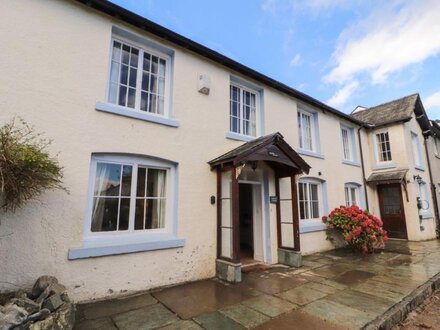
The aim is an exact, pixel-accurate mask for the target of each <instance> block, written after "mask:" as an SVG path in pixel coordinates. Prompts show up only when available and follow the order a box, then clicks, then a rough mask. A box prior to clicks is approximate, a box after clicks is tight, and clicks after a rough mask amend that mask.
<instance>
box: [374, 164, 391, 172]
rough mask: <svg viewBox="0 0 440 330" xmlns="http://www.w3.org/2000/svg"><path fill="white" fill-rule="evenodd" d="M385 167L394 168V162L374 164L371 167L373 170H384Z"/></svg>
mask: <svg viewBox="0 0 440 330" xmlns="http://www.w3.org/2000/svg"><path fill="white" fill-rule="evenodd" d="M387 168H396V164H395V163H388V164H376V166H374V167H373V170H384V169H387Z"/></svg>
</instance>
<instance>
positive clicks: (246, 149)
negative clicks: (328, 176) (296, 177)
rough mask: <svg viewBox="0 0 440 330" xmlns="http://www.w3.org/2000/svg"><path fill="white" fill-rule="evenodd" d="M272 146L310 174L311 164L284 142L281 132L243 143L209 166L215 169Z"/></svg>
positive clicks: (214, 160) (212, 161)
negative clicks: (278, 148)
mask: <svg viewBox="0 0 440 330" xmlns="http://www.w3.org/2000/svg"><path fill="white" fill-rule="evenodd" d="M270 145H274V146H278V147H280V149H281V150H282V152H284V153H285V154H286V155H287V157H288V158H289V159H291V160H292V161H293V163H294V164H295V165H296V166H298V168H299V169H301V170H302V171H303V172H305V173H308V172H309V170H310V166H309V164H307V163H306V161H305V160H304V159H303V158H302V157H301V156H300V155H298V153H297V152H296V151H295V150H293V148H292V147H291V146H290V145H289V144H288V143H287V142H286V141H285V140H284V137H283V135H282V134H281V133H279V132H276V133H272V134H269V135H265V136H261V137H259V138H257V139H255V140H252V141H249V142H246V143H243V144H242V145H241V146H239V147H237V148H235V149H233V150H231V151H228V152H227V153H225V154H223V155H221V156H219V157H217V158H215V159H213V160H211V161H210V162H208V164H209V165H211V168H213V167H215V166H218V165H221V164H226V163H231V162H234V160H237V159H239V158H240V159H242V158H243V157H247V156H249V155H252V154H254V153H257V152H258V151H259V150H261V149H263V148H264V147H266V146H270Z"/></svg>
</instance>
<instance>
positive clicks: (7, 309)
mask: <svg viewBox="0 0 440 330" xmlns="http://www.w3.org/2000/svg"><path fill="white" fill-rule="evenodd" d="M28 315H29V313H28V312H26V310H25V309H24V308H22V307H20V306H17V305H15V304H7V305H6V306H4V307H3V308H2V311H1V312H0V329H1V330H9V329H12V328H14V327H16V326H19V325H20V324H22V323H23V322H24V321H26V319H27V317H28Z"/></svg>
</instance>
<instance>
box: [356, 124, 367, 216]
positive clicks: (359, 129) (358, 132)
mask: <svg viewBox="0 0 440 330" xmlns="http://www.w3.org/2000/svg"><path fill="white" fill-rule="evenodd" d="M361 129H362V126H361V127H359V128H358V130H357V134H358V140H359V153H360V154H361V169H362V180H363V182H364V195H365V206H366V209H367V210H368V209H369V208H370V206H369V203H368V191H367V179H366V177H365V166H364V152H363V150H362V139H361Z"/></svg>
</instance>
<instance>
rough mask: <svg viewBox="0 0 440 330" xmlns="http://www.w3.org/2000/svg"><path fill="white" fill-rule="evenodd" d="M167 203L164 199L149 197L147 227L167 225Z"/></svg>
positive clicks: (146, 217)
mask: <svg viewBox="0 0 440 330" xmlns="http://www.w3.org/2000/svg"><path fill="white" fill-rule="evenodd" d="M165 203H166V202H165V200H164V199H147V205H146V208H145V229H157V228H164V227H165Z"/></svg>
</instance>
